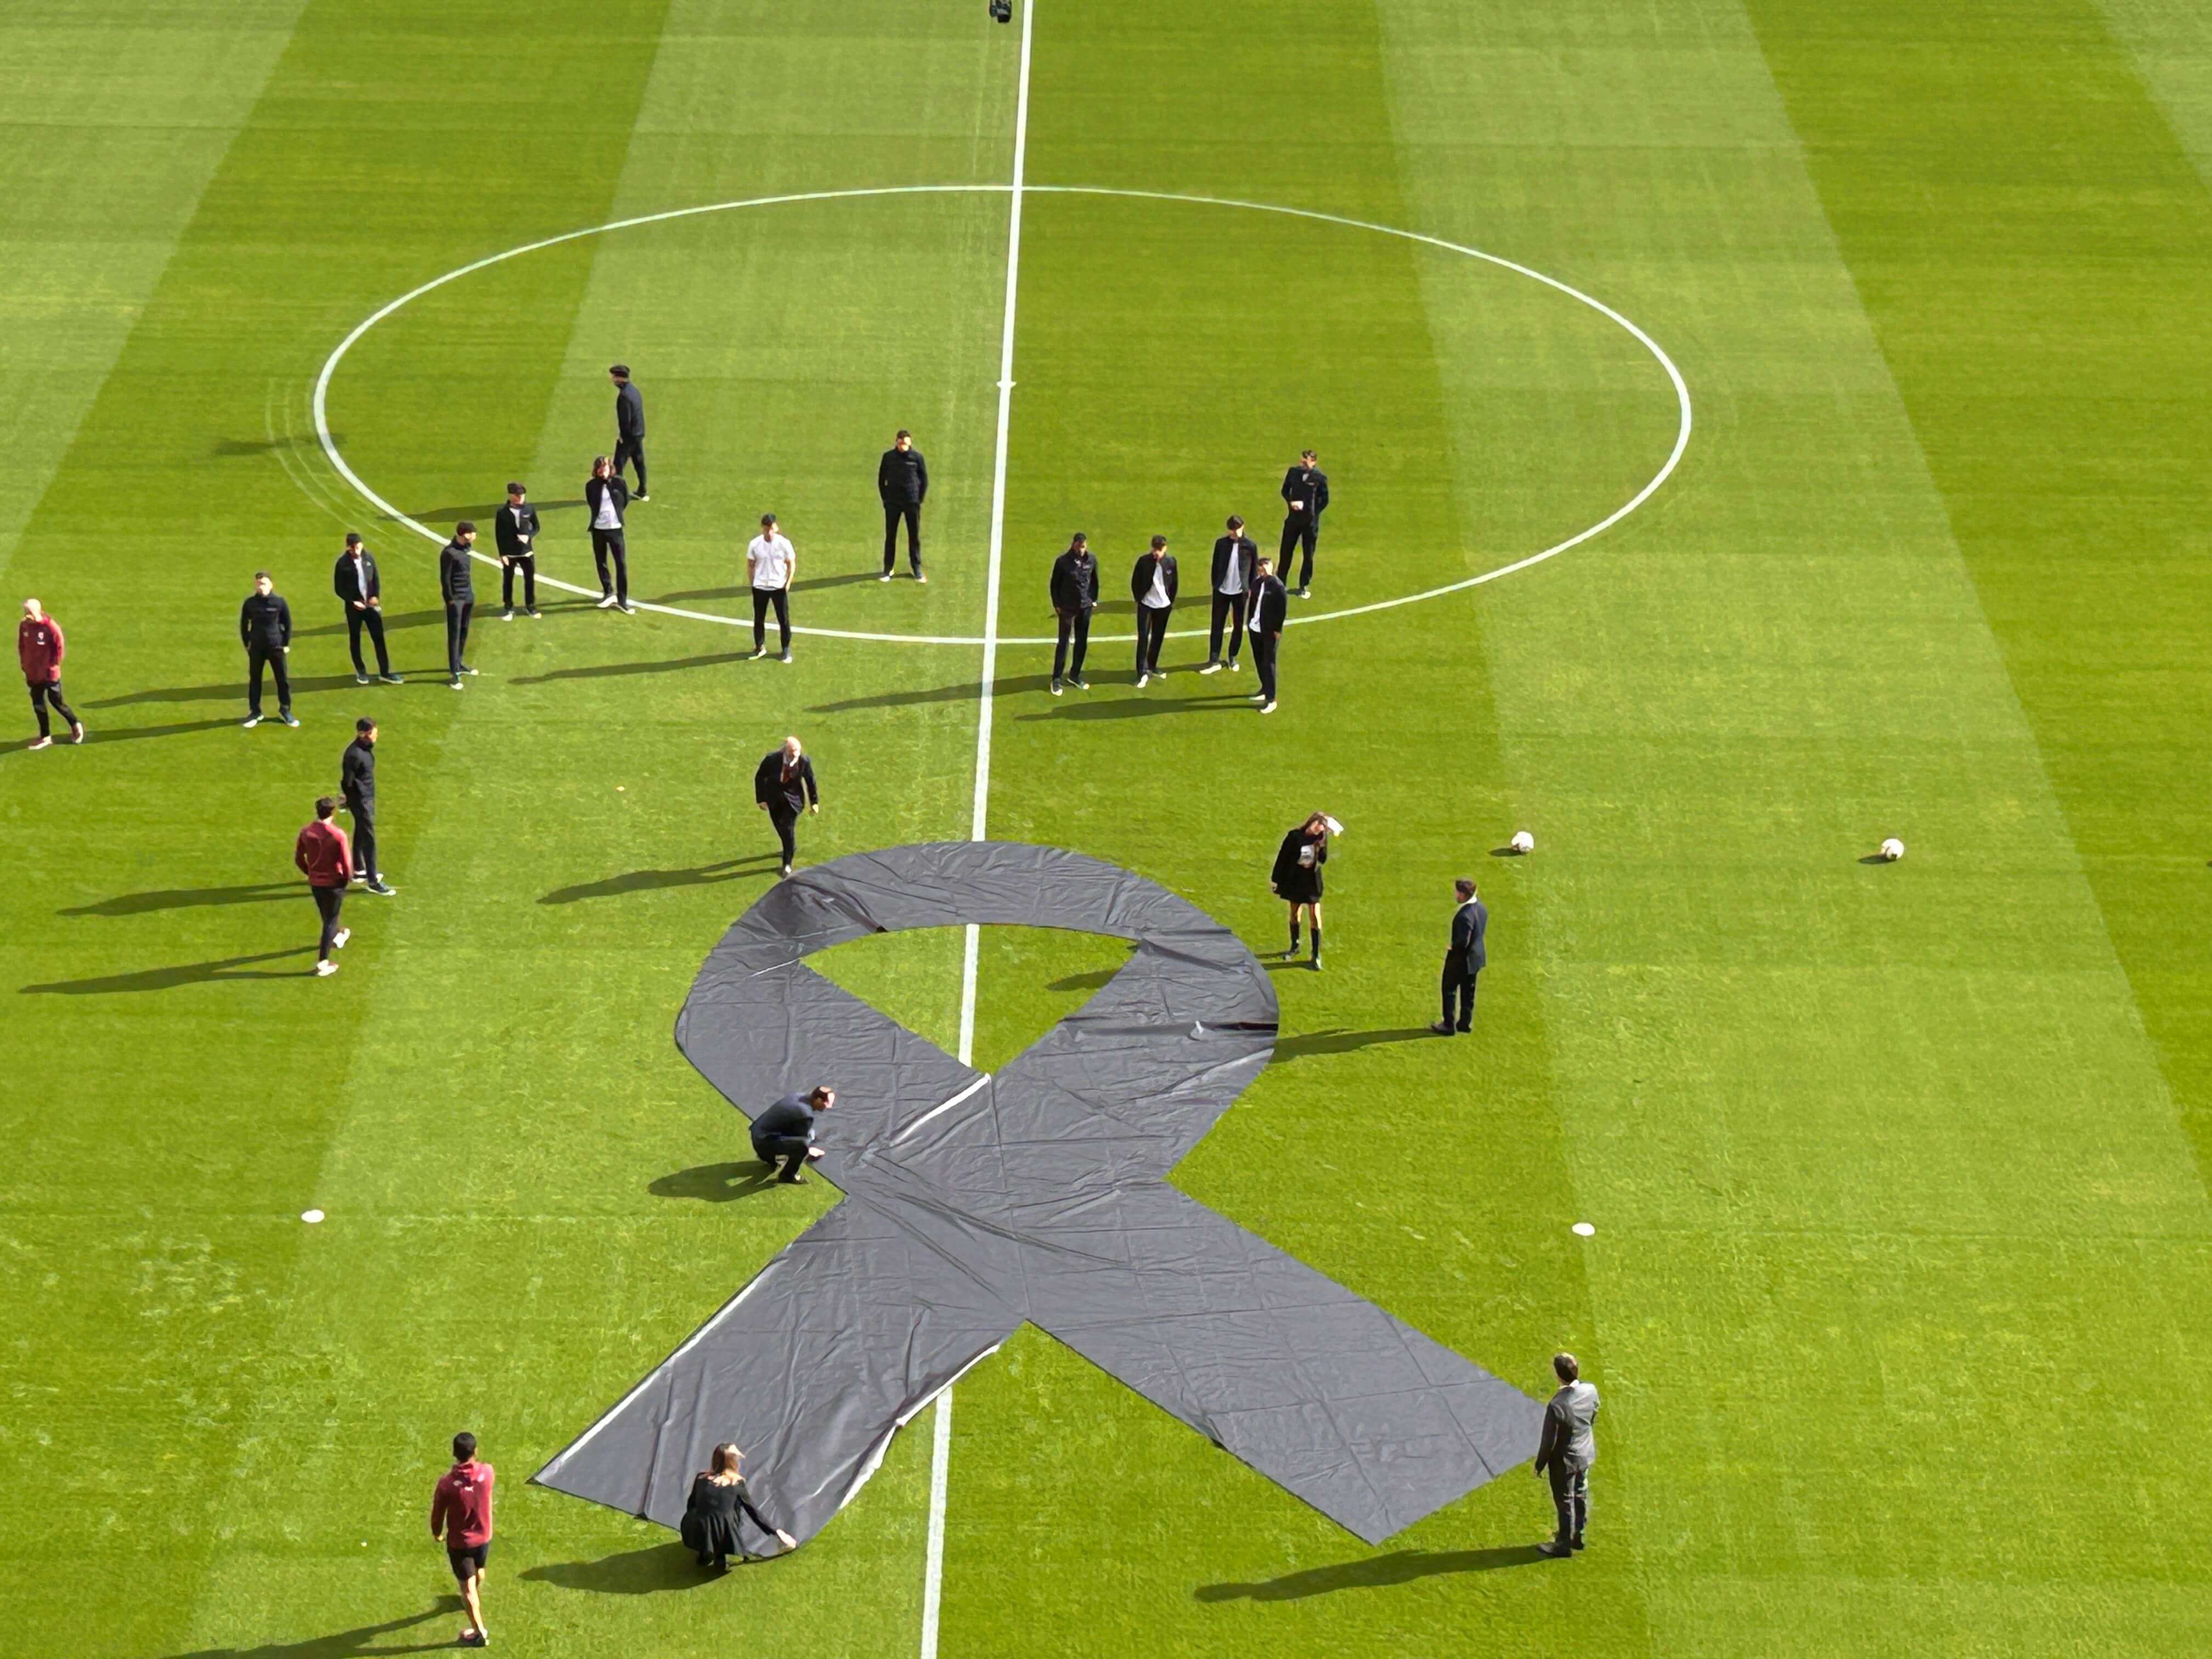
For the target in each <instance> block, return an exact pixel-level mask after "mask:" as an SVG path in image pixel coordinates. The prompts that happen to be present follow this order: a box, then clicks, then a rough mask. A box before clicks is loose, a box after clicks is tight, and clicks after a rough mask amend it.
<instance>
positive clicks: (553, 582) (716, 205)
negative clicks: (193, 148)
mask: <svg viewBox="0 0 2212 1659" xmlns="http://www.w3.org/2000/svg"><path fill="white" fill-rule="evenodd" d="M1026 17H1027V14H1026V12H1024V32H1023V37H1022V39H1023V53H1024V57H1023V64H1024V80H1023V83H1022V89H1021V94H1020V97H1019V101H1018V114H1017V119H1018V120H1019V119H1022V118H1025V116H1026V113H1027V109H1028V98H1029V84H1028V80H1027V64H1028V55H1027V54H1028V46H1029V33H1028V25H1027V22H1026ZM1024 136H1025V135H1024V133H1023V132H1021V131H1017V133H1016V135H1015V164H1016V168H1017V182H1016V183H1014V184H1011V185H997V184H972V185H880V186H872V187H868V188H864V189H857V190H817V191H802V192H799V193H796V194H791V195H783V196H757V197H748V198H746V199H744V200H742V201H735V202H712V203H707V204H702V205H701V206H698V207H688V208H671V209H668V210H665V211H664V212H660V213H647V214H642V215H640V216H637V217H635V218H629V219H617V220H615V221H613V222H611V223H608V224H604V225H593V226H591V227H589V228H586V229H582V230H570V231H563V232H562V234H560V235H558V236H548V237H545V238H544V239H543V240H538V241H535V242H526V243H524V244H523V245H522V246H520V247H512V248H509V249H507V251H506V252H503V253H493V254H488V255H486V256H485V257H484V258H481V259H478V260H476V261H474V262H473V263H471V264H465V265H462V266H459V267H458V268H457V269H455V270H449V271H447V273H446V274H445V275H444V276H435V277H433V278H431V280H430V281H428V282H427V283H423V284H422V286H420V287H419V288H416V289H410V290H409V291H408V292H407V293H405V294H403V295H400V296H399V297H398V299H396V300H393V301H390V302H388V303H387V304H386V305H384V306H383V307H380V308H379V309H378V310H376V311H375V312H373V313H370V315H369V316H368V317H367V318H366V319H363V320H362V322H360V323H359V324H357V325H356V326H355V328H354V330H353V331H352V332H351V333H349V334H348V335H347V336H346V337H345V338H344V339H343V340H341V341H339V342H338V343H337V349H335V350H333V351H332V352H331V355H330V356H329V357H328V358H327V359H325V362H324V363H323V367H322V371H321V373H320V374H318V375H317V376H316V377H315V392H314V417H315V436H316V438H317V439H318V441H319V442H320V443H321V445H322V449H323V453H324V455H325V457H327V458H328V459H329V461H330V463H331V465H332V466H333V467H335V468H336V469H337V471H338V474H339V476H340V477H343V478H344V479H345V481H346V482H347V483H349V484H351V485H352V486H353V487H354V489H356V490H357V491H359V492H360V494H361V495H362V497H363V498H364V499H365V500H366V501H368V503H369V504H370V505H371V506H373V507H375V508H377V510H378V511H380V512H381V513H384V514H385V515H386V517H387V518H388V519H390V520H392V522H394V523H397V524H402V525H404V526H407V528H408V529H410V530H412V531H413V532H415V533H416V534H417V535H419V536H422V537H426V538H428V539H429V540H430V541H432V542H435V543H436V544H440V545H441V546H442V545H443V544H445V542H446V540H447V538H446V537H445V536H443V535H441V533H440V532H437V531H435V530H433V529H431V528H430V527H429V526H428V525H426V524H423V523H422V522H420V521H419V520H416V519H412V518H410V517H409V516H408V515H407V514H406V513H402V512H401V511H400V510H399V509H398V507H394V506H393V505H392V503H391V502H390V501H386V500H385V498H384V497H383V496H381V495H378V494H377V493H376V491H375V490H374V489H370V488H369V486H368V483H366V482H365V481H364V480H363V479H362V477H361V475H360V474H359V473H357V472H356V471H354V470H353V468H352V467H351V466H349V465H348V464H347V462H346V459H345V457H344V456H343V455H342V454H340V453H338V447H337V441H336V440H335V439H334V438H333V437H332V436H331V428H330V421H329V418H328V400H329V392H330V386H331V377H332V375H334V374H336V373H337V367H338V364H339V363H340V362H343V360H344V358H345V355H346V354H347V353H348V352H349V351H350V350H352V349H353V348H354V347H355V346H356V345H357V344H358V343H360V342H361V339H362V336H364V335H365V334H367V333H368V331H369V330H370V329H372V328H374V327H375V326H376V325H378V324H379V323H380V322H382V321H384V320H385V319H386V318H387V317H390V316H392V314H393V313H395V312H398V311H399V310H400V309H401V308H403V307H405V306H407V305H410V304H411V303H412V302H413V301H416V300H419V299H421V298H422V296H423V295H426V294H429V293H432V292H434V291H435V290H436V289H441V288H443V287H445V286H446V285H447V283H453V282H457V281H459V279H460V278H461V277H464V276H470V275H472V274H473V273H475V272H477V271H479V270H488V269H489V267H491V266H493V265H496V264H503V263H504V262H505V261H507V260H509V259H513V258H520V257H521V256H522V255H523V254H526V253H535V252H539V251H540V250H542V249H544V248H549V247H557V246H561V245H562V243H564V242H573V241H576V240H580V238H583V237H586V236H599V235H603V234H605V233H607V232H609V231H614V230H630V229H635V228H637V227H639V226H641V225H654V224H663V223H665V222H668V221H670V220H673V219H688V218H692V217H695V216H698V215H701V214H707V213H726V212H732V211H734V210H738V209H740V208H756V207H781V206H788V205H791V204H795V203H805V202H836V201H847V200H857V199H860V198H864V197H875V196H929V195H977V194H990V193H994V192H1000V191H1003V192H1006V194H1008V195H1010V196H1011V197H1012V201H1013V206H1012V213H1011V216H1010V219H1011V222H1012V226H1013V228H1014V234H1015V239H1016V240H1015V243H1014V244H1013V245H1012V246H1010V248H1009V255H1010V257H1009V260H1008V270H1009V279H1010V280H1009V285H1008V289H1007V300H1006V337H1005V339H1004V342H1003V343H1002V349H1001V351H1000V370H999V373H1000V402H999V458H998V460H997V461H996V463H995V477H994V481H993V489H994V498H993V513H992V530H991V568H990V576H989V582H990V595H989V599H988V601H987V613H988V616H989V617H990V618H991V621H992V623H993V624H994V626H993V629H992V631H991V632H990V633H989V634H988V635H987V636H979V635H961V634H878V633H870V632H866V631H863V630H860V629H843V628H805V627H801V626H799V625H797V624H793V628H792V630H791V631H792V632H793V633H794V634H809V635H814V636H816V637H817V638H821V639H832V640H859V641H866V642H868V643H871V644H888V645H961V646H982V647H984V648H985V668H986V684H988V672H989V669H990V667H991V665H993V664H994V662H995V660H996V656H997V649H998V647H1000V646H1001V645H1025V646H1042V645H1052V644H1055V643H1056V642H1057V641H1055V640H1054V638H1053V637H1052V636H1051V635H1008V636H1006V637H1005V638H1000V637H999V635H997V633H996V631H995V622H996V618H997V614H998V567H999V558H1000V538H1001V532H1002V531H1003V528H1004V509H1005V488H1006V411H1007V403H1006V399H1007V397H1008V396H1009V394H1010V393H1011V392H1012V389H1013V387H1012V379H1011V375H1012V362H1013V292H1012V282H1011V276H1012V266H1013V257H1014V256H1015V254H1016V253H1017V252H1018V238H1019V234H1020V227H1021V200H1022V197H1024V195H1027V194H1032V193H1034V194H1044V195H1055V196H1112V197H1124V198H1127V199H1129V200H1134V201H1147V202H1182V203H1187V204H1191V205H1194V206H1200V207H1224V208H1237V209H1242V210H1245V211H1247V212H1252V213H1276V214H1281V215H1283V216H1285V217H1287V218H1293V219H1311V220H1314V221H1316V222H1319V223H1322V224H1328V225H1339V226H1342V227H1344V228H1346V229H1350V230H1364V231H1371V232H1373V233H1374V234H1376V235H1380V236H1395V237H1397V238H1399V239H1400V240H1403V241H1408V242H1416V243H1419V245H1421V246H1424V247H1432V248H1437V249H1441V250H1442V251H1443V252H1447V253H1456V254H1460V255H1462V256H1463V257H1465V258H1469V259H1480V260H1481V261H1482V262H1483V263H1484V264H1490V265H1495V266H1496V267H1498V269H1499V270H1508V271H1511V272H1512V273H1514V274H1515V275H1516V276H1526V277H1528V278H1529V279H1530V280H1531V281H1533V282H1537V283H1542V284H1543V285H1544V286H1545V287H1546V288H1548V289H1552V290H1553V291H1554V292H1555V293H1559V294H1562V295H1565V296H1566V297H1567V298H1569V299H1571V300H1573V301H1577V303H1578V304H1581V305H1584V306H1587V307H1589V308H1590V309H1591V310H1592V311H1595V313H1598V315H1600V316H1601V317H1603V318H1605V319H1607V321H1608V322H1611V323H1613V325H1616V326H1618V327H1620V328H1621V329H1624V330H1626V331H1627V333H1628V334H1629V335H1630V337H1632V338H1633V339H1634V340H1635V341H1636V343H1638V345H1640V346H1642V347H1643V348H1644V349H1645V350H1646V351H1648V352H1649V353H1650V354H1651V356H1652V358H1653V360H1654V361H1655V362H1657V363H1658V365H1659V367H1660V368H1662V370H1664V371H1665V372H1666V375H1667V379H1668V382H1669V384H1670V385H1671V386H1673V388H1674V404H1675V409H1676V412H1677V420H1676V423H1675V428H1674V447H1672V448H1671V449H1669V450H1668V453H1667V459H1666V460H1665V461H1664V462H1663V463H1662V465H1660V468H1659V470H1658V471H1656V472H1655V473H1653V474H1652V475H1651V477H1650V479H1648V480H1647V481H1646V482H1645V483H1644V485H1643V487H1642V488H1641V489H1638V490H1637V492H1636V493H1635V494H1634V495H1632V496H1630V497H1629V498H1628V500H1627V501H1624V502H1622V503H1621V505H1620V506H1619V507H1615V508H1614V509H1613V511H1612V512H1611V513H1607V515H1606V516H1605V517H1604V518H1602V519H1601V520H1598V521H1597V522H1596V523H1595V524H1594V525H1591V526H1589V528H1587V529H1585V530H1581V531H1577V532H1576V533H1575V534H1573V535H1571V536H1570V537H1568V538H1566V539H1565V540H1564V541H1560V542H1554V543H1553V544H1552V545H1551V546H1549V547H1547V548H1545V549H1544V550H1542V551H1541V552H1537V553H1531V554H1529V555H1528V556H1526V557H1525V558H1520V559H1516V560H1514V561H1512V562H1510V563H1507V564H1502V565H1499V566H1498V567H1497V568H1495V569H1491V570H1486V571H1483V572H1482V573H1481V574H1479V575H1474V576H1467V577H1462V579H1461V580H1458V581H1455V582H1446V583H1445V584H1443V586H1439V587H1431V588H1425V589H1423V590H1422V591H1421V592H1418V593H1403V594H1400V595H1399V596H1398V597H1396V598H1395V599H1376V600H1373V601H1371V602H1370V603H1368V604H1366V605H1350V606H1347V607H1346V608H1345V609H1343V610H1340V611H1319V612H1316V613H1315V614H1314V615H1311V616H1304V617H1291V618H1289V619H1288V621H1287V622H1286V623H1285V626H1287V627H1291V628H1304V627H1308V626H1310V625H1311V624H1313V623H1325V622H1336V621H1340V620H1341V619H1342V618H1344V617H1364V616H1367V615H1370V614H1371V613H1372V612H1375V611H1395V610H1396V609H1397V608H1398V607H1399V606H1401V605H1419V604H1421V603H1422V602H1423V601H1425V600H1428V599H1443V597H1444V596H1445V595H1446V594H1449V593H1462V592H1467V591H1468V589H1469V588H1474V587H1480V586H1483V585H1484V584H1486V583H1488V582H1494V581H1496V580H1498V579H1499V578H1500V577H1502V576H1510V575H1512V574H1515V573H1516V572H1518V571H1522V570H1526V569H1528V568H1530V567H1531V566H1533V565H1539V564H1542V563H1543V562H1545V561H1546V560H1547V559H1553V558H1557V557H1558V556H1559V555H1560V554H1562V553H1565V552H1569V551H1571V550H1573V549H1575V548H1577V547H1580V546H1581V545H1582V544H1583V543H1584V542H1587V541H1590V540H1593V539H1595V538H1597V537H1599V536H1601V535H1603V534H1604V533H1605V532H1607V531H1608V530H1610V529H1612V528H1613V526H1615V525H1617V524H1619V523H1620V521H1621V520H1623V519H1626V517H1628V515H1629V514H1630V513H1633V512H1635V511H1636V509H1637V508H1638V507H1642V506H1643V505H1644V502H1646V501H1650V499H1651V497H1652V496H1653V495H1656V494H1657V493H1658V491H1659V489H1660V487H1661V486H1662V485H1663V484H1664V483H1666V482H1667V480H1668V478H1670V477H1673V476H1674V469H1675V468H1676V467H1677V466H1679V465H1681V461H1682V456H1683V454H1684V453H1686V451H1687V450H1688V448H1689V447H1690V432H1691V428H1692V425H1693V423H1694V422H1693V416H1692V408H1691V402H1690V386H1689V382H1688V381H1687V380H1684V379H1683V378H1682V371H1681V370H1680V368H1677V367H1676V366H1675V363H1674V359H1673V358H1672V357H1670V356H1668V355H1667V351H1666V349H1665V348H1664V347H1663V346H1662V345H1661V344H1660V343H1659V342H1658V341H1656V340H1655V339H1653V338H1652V337H1651V336H1650V334H1649V333H1647V332H1646V331H1644V329H1643V328H1642V327H1640V326H1638V325H1637V324H1636V323H1635V322H1634V321H1632V319H1629V318H1627V317H1626V316H1624V315H1622V314H1621V313H1620V312H1618V311H1616V310H1614V309H1613V307H1611V306H1609V305H1607V304H1606V303H1605V301H1602V300H1600V299H1598V298H1596V297H1595V295H1589V294H1585V293H1584V292H1583V290H1582V289H1578V288H1577V287H1575V286H1574V285H1573V284H1572V283H1565V282H1562V281H1561V280H1560V279H1559V278H1558V277H1556V276H1546V275H1545V274H1544V273H1543V272H1542V271H1541V270H1534V269H1533V268H1531V267H1529V266H1528V265H1524V264H1518V263H1516V261H1514V260H1511V259H1508V258H1504V256H1503V255H1502V254H1496V253H1486V252H1483V251H1482V250H1481V249H1480V248H1475V247H1468V246H1466V245H1465V244H1463V243H1460V242H1454V241H1449V240H1446V239H1444V238H1443V237H1441V236H1431V235H1429V234H1427V233H1425V232H1424V231H1418V230H1403V229H1401V228H1398V227H1397V226H1395V225H1384V224H1377V223H1376V222H1373V221H1371V220H1367V219H1353V218H1350V217H1347V216H1345V215H1342V214H1337V213H1322V212H1320V211H1318V210H1315V209H1311V208H1295V207H1284V206H1282V205H1280V204H1276V203H1273V202H1248V201H1243V200H1240V199H1238V198H1237V197H1225V196H1196V195H1189V194H1186V193H1183V192H1181V191H1160V190H1131V189H1122V188H1116V187H1114V186H1109V185H1032V184H1029V183H1027V182H1025V181H1023V180H1021V179H1020V178H1019V168H1020V167H1021V165H1022V162H1023V159H1024V155H1023V140H1024ZM472 556H473V557H475V558H476V559H477V561H478V562H481V563H483V564H486V565H491V566H496V565H497V564H498V562H499V561H498V560H497V559H495V558H494V557H492V556H490V555H489V554H485V553H476V554H473V555H472ZM538 580H539V581H540V582H542V583H544V584H545V585H546V586H550V587H553V588H555V589H556V590H558V591H559V592H564V593H573V594H575V595H577V596H578V597H580V598H583V599H589V598H591V597H592V594H591V590H590V589H588V588H585V587H580V586H577V585H575V584H574V583H572V582H566V581H562V580H560V579H559V578H558V577H554V576H543V575H541V576H540V577H539V578H538ZM636 604H637V608H638V609H639V610H641V611H654V612H657V613H659V615H661V616H665V617H688V618H690V620H692V621H694V622H706V623H719V624H720V625H721V626H722V627H725V628H745V627H749V626H750V620H749V619H747V618H745V617H723V616H717V615H715V614H714V613H713V612H711V611H687V610H684V609H682V608H681V607H678V606H676V605H653V604H649V603H647V602H646V601H644V600H639V601H637V602H636ZM1205 636H1206V629H1203V628H1182V629H1170V631H1169V634H1168V635H1167V637H1168V638H1170V639H1178V640H1184V639H1200V638H1203V637H1205ZM1092 638H1093V640H1094V641H1095V642H1097V643H1098V644H1102V645H1121V644H1127V643H1128V642H1129V641H1133V640H1134V639H1135V638H1136V635H1134V634H1100V635H1092ZM983 706H984V720H985V721H986V723H988V720H989V718H990V713H989V710H990V702H989V693H988V691H987V690H986V692H985V696H984V705H983ZM976 834H977V836H981V830H980V829H979V830H978V831H976Z"/></svg>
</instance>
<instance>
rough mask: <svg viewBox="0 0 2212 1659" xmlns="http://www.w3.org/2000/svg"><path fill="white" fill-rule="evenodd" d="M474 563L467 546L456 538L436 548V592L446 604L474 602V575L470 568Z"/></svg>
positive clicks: (472, 603)
mask: <svg viewBox="0 0 2212 1659" xmlns="http://www.w3.org/2000/svg"><path fill="white" fill-rule="evenodd" d="M475 563H476V561H475V560H474V559H473V558H471V557H470V556H469V550H468V549H467V547H466V546H465V545H464V544H462V543H460V542H459V541H458V540H456V541H450V542H447V544H445V545H444V546H443V547H441V548H440V549H439V550H438V592H440V593H441V594H442V595H443V596H444V598H445V601H446V603H447V605H474V604H475V603H476V598H477V584H476V577H475V574H474V573H473V571H472V570H471V566H472V565H474V564H475Z"/></svg>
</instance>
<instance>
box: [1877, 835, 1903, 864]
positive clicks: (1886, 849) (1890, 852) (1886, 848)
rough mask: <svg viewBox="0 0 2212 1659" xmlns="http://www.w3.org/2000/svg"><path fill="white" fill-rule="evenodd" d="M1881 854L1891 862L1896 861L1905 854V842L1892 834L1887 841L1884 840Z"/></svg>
mask: <svg viewBox="0 0 2212 1659" xmlns="http://www.w3.org/2000/svg"><path fill="white" fill-rule="evenodd" d="M1881 855H1882V857H1883V858H1884V859H1886V860H1888V861H1889V862H1890V863H1892V864H1894V863H1896V862H1897V861H1898V860H1899V859H1901V858H1903V857H1904V856H1905V843H1904V842H1901V841H1899V840H1898V838H1897V837H1896V836H1891V837H1890V838H1889V839H1888V840H1887V841H1886V842H1882V844H1881Z"/></svg>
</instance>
